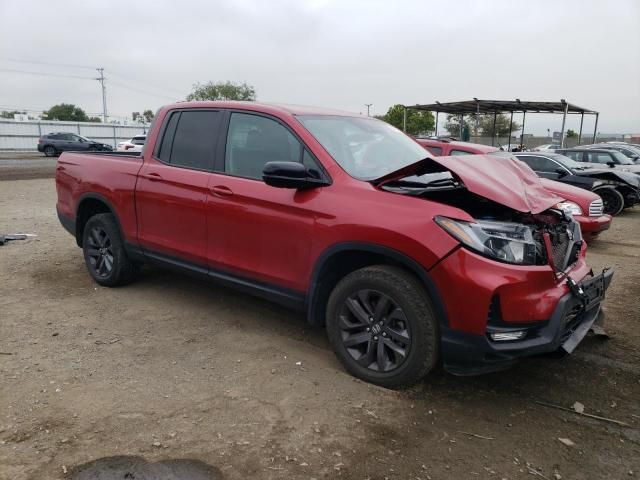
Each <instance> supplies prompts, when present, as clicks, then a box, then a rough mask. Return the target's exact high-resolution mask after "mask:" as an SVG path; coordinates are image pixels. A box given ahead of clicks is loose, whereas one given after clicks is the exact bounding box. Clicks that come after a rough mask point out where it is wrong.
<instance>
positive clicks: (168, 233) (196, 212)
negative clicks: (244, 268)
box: [136, 109, 222, 271]
mask: <svg viewBox="0 0 640 480" xmlns="http://www.w3.org/2000/svg"><path fill="white" fill-rule="evenodd" d="M221 116H222V114H221V112H220V111H218V110H204V109H191V110H174V111H171V112H169V113H168V114H167V116H166V117H165V119H164V125H163V127H162V129H161V132H160V135H159V137H158V140H157V142H156V146H155V149H154V151H153V152H151V151H150V152H148V153H145V159H144V164H143V167H142V168H141V170H140V173H139V178H138V183H137V187H136V208H137V214H138V239H139V242H140V245H141V247H142V248H143V250H144V251H145V254H146V255H148V256H151V257H159V258H161V259H165V260H167V259H169V260H174V261H176V262H182V263H184V264H186V266H191V267H195V268H197V269H200V270H202V271H206V270H207V254H206V253H207V215H206V207H207V197H208V183H209V177H210V175H211V173H210V172H211V171H212V169H213V165H214V162H215V150H216V144H217V140H218V136H219V126H220V120H221Z"/></svg>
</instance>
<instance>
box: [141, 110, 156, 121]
mask: <svg viewBox="0 0 640 480" xmlns="http://www.w3.org/2000/svg"><path fill="white" fill-rule="evenodd" d="M142 116H143V117H144V121H145V122H147V123H151V121H152V120H153V117H154V114H153V111H152V110H145V111H144V112H142Z"/></svg>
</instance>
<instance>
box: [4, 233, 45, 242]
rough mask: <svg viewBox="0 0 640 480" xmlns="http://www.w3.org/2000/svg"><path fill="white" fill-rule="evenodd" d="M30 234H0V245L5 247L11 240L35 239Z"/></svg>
mask: <svg viewBox="0 0 640 480" xmlns="http://www.w3.org/2000/svg"><path fill="white" fill-rule="evenodd" d="M35 236H36V235H33V234H31V233H5V234H3V233H0V245H6V244H7V243H8V242H11V241H13V240H26V239H27V238H31V237H35Z"/></svg>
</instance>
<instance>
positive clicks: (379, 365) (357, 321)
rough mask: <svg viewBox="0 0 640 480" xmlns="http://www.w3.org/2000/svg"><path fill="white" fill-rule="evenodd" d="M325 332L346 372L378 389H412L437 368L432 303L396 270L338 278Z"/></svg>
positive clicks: (378, 267)
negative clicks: (409, 386)
mask: <svg viewBox="0 0 640 480" xmlns="http://www.w3.org/2000/svg"><path fill="white" fill-rule="evenodd" d="M326 327H327V336H328V337H329V341H330V342H331V346H332V347H333V350H334V352H335V353H336V356H337V357H338V359H339V360H340V361H341V362H342V364H343V365H344V367H345V369H346V370H347V371H348V372H349V373H351V374H352V375H354V376H356V377H358V378H360V379H362V380H365V381H367V382H371V383H374V384H376V385H380V386H382V387H386V388H399V387H404V386H407V385H411V384H414V383H416V382H417V381H419V380H420V379H422V378H423V377H424V376H425V375H426V374H427V373H428V372H429V371H430V370H431V369H433V368H434V367H435V365H436V363H437V362H438V358H439V347H440V334H439V323H438V319H437V318H436V316H435V314H434V311H433V306H432V301H431V297H430V296H429V294H428V293H427V291H426V290H425V288H424V286H423V284H422V283H421V281H420V280H419V279H418V278H417V277H416V276H414V275H413V274H412V273H411V272H409V271H407V270H405V269H403V268H401V267H397V266H391V265H372V266H369V267H364V268H361V269H359V270H356V271H354V272H351V273H349V274H347V275H346V276H345V277H343V278H342V279H341V280H340V281H339V282H338V283H337V284H336V286H335V287H334V288H333V291H332V292H331V295H330V296H329V300H328V302H327V309H326Z"/></svg>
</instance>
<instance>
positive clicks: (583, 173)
mask: <svg viewBox="0 0 640 480" xmlns="http://www.w3.org/2000/svg"><path fill="white" fill-rule="evenodd" d="M514 155H515V156H516V158H517V159H518V160H520V161H522V162H524V163H526V164H527V165H528V166H529V167H530V168H531V169H532V170H533V171H534V172H536V173H537V174H538V176H540V177H543V178H548V179H550V180H555V181H558V182H562V183H567V184H569V185H573V186H575V187H580V188H585V189H587V190H591V191H592V192H594V193H597V194H598V195H600V197H601V198H602V201H603V203H604V213H608V214H609V215H617V214H618V213H620V212H621V211H622V209H623V208H628V207H632V206H633V205H635V204H636V203H638V202H640V176H638V175H634V174H632V173H628V172H623V171H620V170H616V169H611V168H607V167H605V168H604V169H603V168H593V167H591V166H590V165H587V164H584V163H578V162H575V161H573V160H572V159H571V158H568V157H565V156H564V155H560V154H558V153H547V152H518V153H514Z"/></svg>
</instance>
